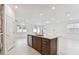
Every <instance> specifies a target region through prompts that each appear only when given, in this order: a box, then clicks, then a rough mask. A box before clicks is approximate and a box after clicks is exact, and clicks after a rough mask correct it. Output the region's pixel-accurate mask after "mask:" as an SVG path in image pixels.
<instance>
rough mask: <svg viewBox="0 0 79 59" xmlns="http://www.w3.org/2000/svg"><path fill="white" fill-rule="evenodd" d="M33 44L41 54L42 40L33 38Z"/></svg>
mask: <svg viewBox="0 0 79 59" xmlns="http://www.w3.org/2000/svg"><path fill="white" fill-rule="evenodd" d="M32 42H33V43H32V47H33V48H34V49H36V50H37V51H39V52H40V53H41V38H39V37H35V36H33V37H32Z"/></svg>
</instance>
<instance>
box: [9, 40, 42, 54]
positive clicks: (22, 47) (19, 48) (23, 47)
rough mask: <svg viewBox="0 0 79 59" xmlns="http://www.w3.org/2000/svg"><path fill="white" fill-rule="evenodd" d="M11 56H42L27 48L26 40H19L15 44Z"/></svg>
mask: <svg viewBox="0 0 79 59" xmlns="http://www.w3.org/2000/svg"><path fill="white" fill-rule="evenodd" d="M9 54H10V55H41V54H40V53H39V52H37V51H36V50H35V49H33V48H31V47H29V46H27V44H26V40H25V39H20V40H17V41H16V43H15V48H13V49H12V50H11V51H10V52H9Z"/></svg>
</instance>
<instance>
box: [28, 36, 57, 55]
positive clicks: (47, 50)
mask: <svg viewBox="0 0 79 59" xmlns="http://www.w3.org/2000/svg"><path fill="white" fill-rule="evenodd" d="M28 37H31V40H32V43H30V42H28V45H29V46H30V44H31V45H32V46H31V47H32V48H34V49H35V50H37V51H38V52H40V53H41V54H42V55H56V54H57V38H53V39H48V38H44V37H39V36H34V35H28ZM28 41H30V39H29V38H28Z"/></svg>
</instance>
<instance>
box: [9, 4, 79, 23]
mask: <svg viewBox="0 0 79 59" xmlns="http://www.w3.org/2000/svg"><path fill="white" fill-rule="evenodd" d="M9 6H10V7H11V8H13V10H14V11H15V16H16V20H18V21H20V22H22V21H24V22H28V23H33V24H46V23H61V22H62V23H64V22H68V21H70V22H71V21H72V20H78V19H79V4H54V5H53V4H15V5H9ZM15 6H18V8H15ZM53 6H54V7H55V9H54V10H52V7H53Z"/></svg>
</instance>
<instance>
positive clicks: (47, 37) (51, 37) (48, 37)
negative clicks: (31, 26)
mask: <svg viewBox="0 0 79 59" xmlns="http://www.w3.org/2000/svg"><path fill="white" fill-rule="evenodd" d="M29 35H30V34H29ZM31 36H37V37H41V38H46V39H50V40H51V39H54V38H58V37H59V36H40V35H31Z"/></svg>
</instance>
